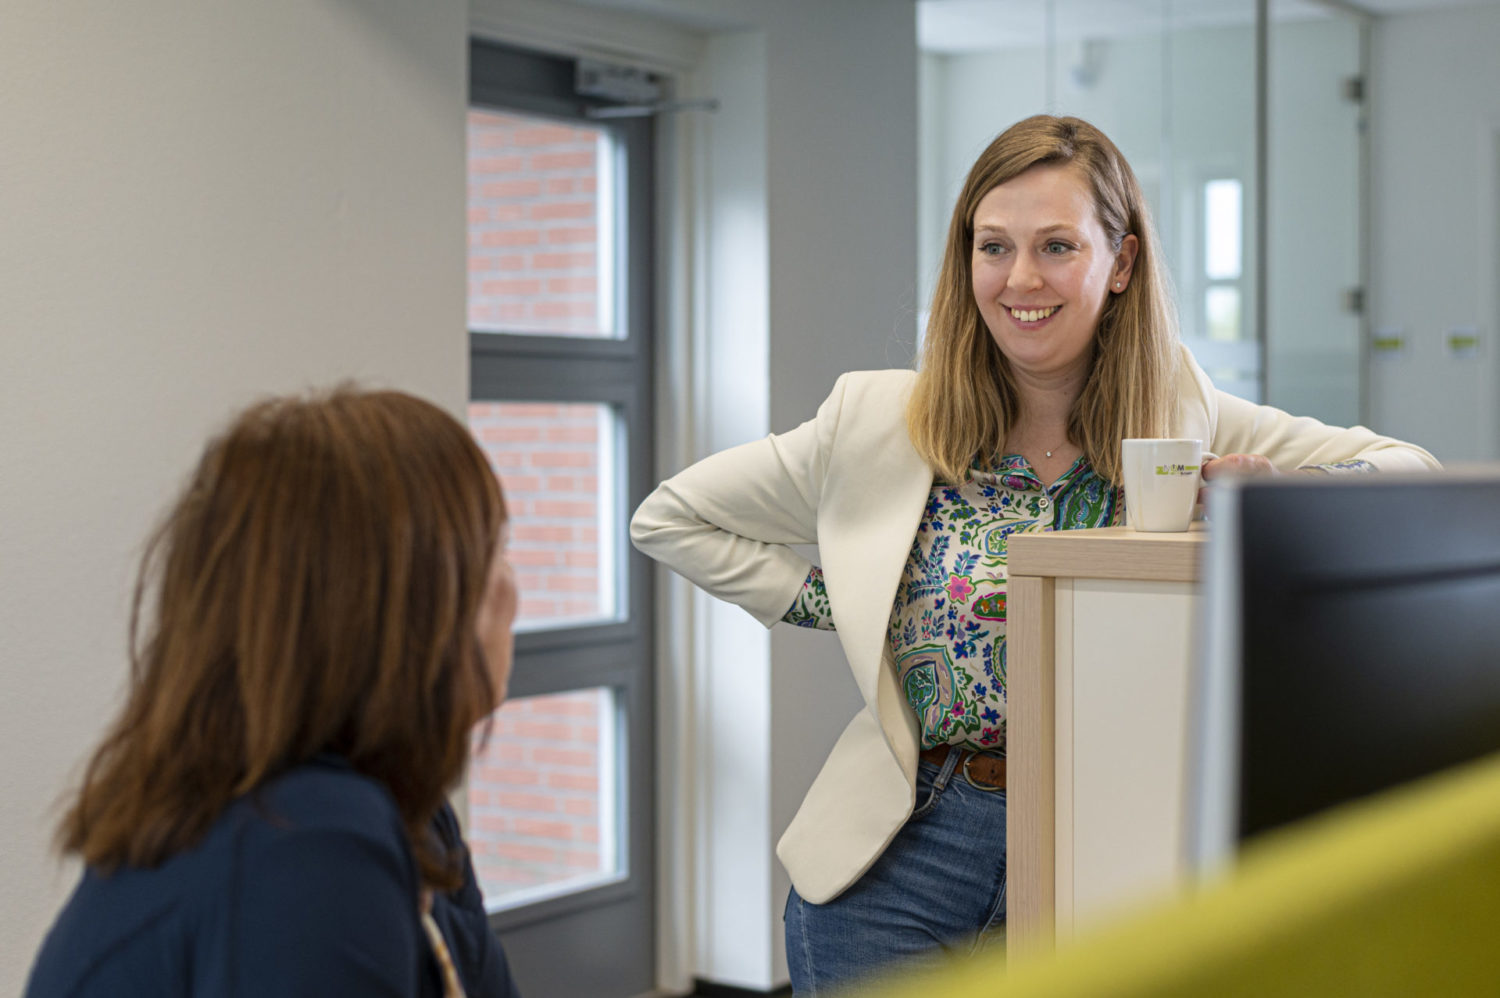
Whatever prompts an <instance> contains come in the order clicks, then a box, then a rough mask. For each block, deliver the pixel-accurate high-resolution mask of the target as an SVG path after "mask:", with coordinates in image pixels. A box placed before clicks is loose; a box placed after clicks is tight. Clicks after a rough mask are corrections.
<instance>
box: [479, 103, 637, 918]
mask: <svg viewBox="0 0 1500 998" xmlns="http://www.w3.org/2000/svg"><path fill="white" fill-rule="evenodd" d="M600 135H601V133H600V132H599V131H598V130H595V129H590V128H586V127H572V126H566V125H559V124H556V123H554V122H551V121H547V120H545V119H536V118H527V117H525V116H523V115H516V114H506V113H499V112H494V111H471V112H470V114H469V323H470V327H469V328H470V329H473V330H475V331H479V332H496V333H504V332H541V333H549V334H554V335H565V336H601V335H603V336H608V335H611V333H612V331H611V328H610V327H611V325H612V318H611V317H610V316H608V315H606V316H603V317H602V319H603V321H601V315H600V301H601V297H602V296H605V295H606V294H607V291H608V288H607V286H604V285H602V284H601V281H600V272H601V268H607V267H609V266H611V265H612V262H611V261H610V260H608V259H607V258H601V255H600V249H599V247H600V246H601V245H607V240H608V238H609V233H608V232H605V233H604V234H603V235H604V237H605V238H604V240H603V241H601V238H600V236H601V233H600V215H601V206H600V203H599V200H598V189H599V186H600V183H601V180H603V182H607V181H608V178H607V177H604V178H601V176H600V166H599V164H600V148H601V143H600ZM608 416H609V410H608V409H607V408H606V407H604V406H600V405H561V404H554V403H543V402H536V401H534V400H528V399H507V400H499V401H480V402H475V403H473V404H471V405H470V407H469V423H470V427H471V429H472V430H473V433H474V436H475V438H476V439H477V440H478V441H479V443H480V446H481V447H482V448H483V449H484V451H485V453H486V455H488V457H489V459H490V464H491V466H492V467H493V468H494V469H495V472H496V474H497V475H499V477H500V483H501V487H502V488H503V489H504V490H505V498H506V504H507V506H508V507H509V513H510V548H509V556H510V560H511V562H512V563H513V564H514V565H515V567H516V575H517V584H518V586H519V588H520V592H521V601H520V610H519V614H518V618H517V624H518V627H520V628H522V629H524V628H528V627H541V626H566V625H568V624H569V623H572V622H577V621H582V620H597V619H600V618H604V617H609V616H613V614H614V612H615V606H614V597H613V593H612V592H611V588H612V587H610V586H609V585H606V584H605V582H604V581H603V580H602V579H601V557H600V544H601V538H600V529H599V523H600V521H599V516H600V488H601V484H602V486H603V488H604V489H605V494H606V495H609V494H610V492H611V483H610V482H608V481H601V479H603V478H606V477H607V476H608V475H609V468H610V460H609V458H610V456H611V455H610V454H609V453H608V452H607V451H601V447H607V446H608V444H609V441H608V439H605V440H602V441H601V439H600V437H601V425H602V426H604V427H605V429H604V431H603V435H604V436H606V438H607V437H608V435H609V430H608V426H609V425H610V423H609V422H608V421H607V417H608ZM613 711H614V706H613V699H612V697H611V696H610V694H609V693H608V691H604V690H583V691H576V692H571V693H567V694H562V695H554V696H544V697H529V698H525V699H521V700H513V701H511V702H509V703H507V704H506V705H505V706H504V707H502V708H501V709H500V710H499V711H498V712H497V713H496V715H495V718H494V725H493V729H492V735H491V739H490V742H489V744H488V746H487V747H484V748H483V749H481V748H479V747H478V745H477V743H476V754H475V756H474V759H473V764H472V766H471V768H470V772H469V821H470V823H469V843H470V846H471V847H472V849H473V852H474V864H475V869H476V872H477V874H478V876H479V880H480V884H481V886H482V887H483V888H484V891H485V894H486V895H487V896H488V897H489V898H490V899H491V900H492V901H494V900H501V899H503V896H504V894H505V893H507V892H509V891H514V890H518V889H522V888H526V887H532V886H536V885H541V884H549V883H555V882H559V881H570V880H575V879H577V878H578V877H580V876H582V875H587V874H590V873H594V874H598V873H609V872H613V871H612V868H611V869H609V870H604V869H601V866H604V865H610V866H611V867H612V863H613V859H612V853H611V852H610V849H609V841H608V840H609V836H608V835H607V834H604V831H605V830H608V829H610V828H613V827H614V820H615V819H614V816H613V815H601V814H600V809H601V799H602V800H604V801H606V802H607V801H608V800H609V799H611V798H610V795H608V794H606V795H604V796H603V798H601V794H600V779H601V774H603V773H606V772H611V773H612V772H613V770H614V763H613V760H611V759H609V758H607V754H608V745H609V743H608V741H607V739H604V738H602V731H607V729H608V727H609V722H610V718H612V717H613ZM601 840H603V841H602V842H601ZM601 846H602V850H601Z"/></svg>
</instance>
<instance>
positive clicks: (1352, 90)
mask: <svg viewBox="0 0 1500 998" xmlns="http://www.w3.org/2000/svg"><path fill="white" fill-rule="evenodd" d="M1343 91H1344V100H1347V101H1353V102H1354V103H1356V104H1363V103H1364V102H1365V78H1364V77H1363V76H1346V77H1344V87H1343Z"/></svg>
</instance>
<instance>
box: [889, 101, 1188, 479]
mask: <svg viewBox="0 0 1500 998" xmlns="http://www.w3.org/2000/svg"><path fill="white" fill-rule="evenodd" d="M1038 166H1067V167H1069V168H1070V169H1073V170H1076V171H1078V175H1079V176H1080V177H1082V178H1083V181H1084V183H1085V184H1087V185H1088V188H1089V190H1090V192H1091V193H1092V194H1093V202H1094V211H1095V213H1096V214H1097V215H1098V218H1099V222H1100V224H1101V225H1102V226H1103V228H1104V232H1105V234H1106V235H1107V236H1108V238H1109V249H1110V252H1111V253H1117V252H1119V249H1120V244H1121V242H1122V241H1123V240H1124V238H1125V237H1126V236H1127V235H1131V234H1133V235H1135V237H1136V239H1137V240H1138V243H1139V249H1138V250H1137V252H1136V257H1135V263H1134V266H1133V268H1132V272H1131V278H1130V283H1129V284H1128V285H1126V287H1125V290H1124V291H1123V292H1122V293H1120V294H1110V295H1108V296H1107V297H1106V302H1105V305H1104V312H1103V313H1102V314H1101V315H1100V317H1099V325H1098V328H1097V330H1096V331H1095V335H1094V358H1093V365H1092V367H1091V368H1090V371H1089V377H1088V380H1087V381H1086V382H1085V384H1084V388H1083V392H1082V394H1080V395H1079V397H1078V400H1077V401H1076V402H1075V403H1074V404H1073V411H1072V413H1071V414H1070V415H1069V417H1068V439H1069V440H1071V441H1073V442H1074V443H1075V444H1077V445H1078V446H1079V447H1080V448H1081V449H1082V450H1083V452H1084V454H1085V455H1086V456H1087V457H1088V459H1089V463H1090V464H1092V465H1093V467H1094V470H1095V472H1097V473H1098V474H1099V475H1100V476H1101V477H1103V478H1104V479H1106V480H1107V481H1110V482H1114V483H1116V484H1118V483H1119V482H1120V480H1121V476H1120V441H1121V440H1123V439H1125V438H1126V437H1158V436H1162V435H1164V434H1165V433H1166V432H1167V426H1168V420H1169V419H1170V418H1171V415H1172V413H1171V407H1172V402H1171V391H1172V387H1173V385H1174V383H1175V382H1174V379H1175V377H1176V373H1177V364H1178V357H1179V348H1178V342H1179V340H1178V332H1177V316H1176V313H1175V311H1174V310H1173V308H1172V296H1171V289H1170V286H1169V280H1168V275H1167V270H1166V266H1165V263H1164V261H1163V260H1162V257H1161V250H1160V246H1159V244H1158V243H1157V239H1156V233H1155V231H1154V229H1153V228H1152V225H1151V216H1150V211H1149V209H1148V208H1147V205H1146V198H1145V196H1144V195H1143V194H1142V193H1141V188H1140V184H1138V183H1137V182H1136V179H1135V174H1134V173H1133V172H1131V169H1130V164H1129V163H1127V162H1126V161H1125V157H1124V156H1123V155H1121V153H1120V150H1119V149H1117V148H1116V147H1115V144H1114V143H1113V142H1111V141H1110V140H1109V138H1108V136H1106V135H1105V134H1104V133H1103V132H1101V131H1099V129H1097V128H1095V127H1094V126H1093V125H1091V124H1089V123H1088V122H1086V121H1083V120H1082V119H1079V118H1064V117H1054V116H1052V115H1045V114H1039V115H1036V116H1034V117H1031V118H1027V119H1025V120H1023V121H1019V122H1017V123H1016V124H1014V125H1012V126H1011V127H1009V128H1007V129H1006V130H1005V131H1004V132H1002V133H1000V135H999V136H998V137H996V138H995V140H994V141H993V142H991V143H990V144H989V147H988V148H986V149H985V150H984V152H982V153H980V155H979V159H978V160H976V161H975V163H974V166H973V167H972V168H971V169H970V170H969V176H968V179H966V180H965V181H964V186H963V190H962V192H961V193H960V194H959V196H958V201H957V203H956V204H954V206H953V218H952V221H951V222H950V223H949V226H948V242H947V246H946V248H945V250H944V253H943V265H942V270H941V272H940V273H939V275H938V281H937V289H936V291H935V292H934V293H933V299H932V313H931V318H930V319H929V321H928V324H927V335H926V340H925V341H924V344H923V348H922V366H921V370H920V371H919V372H918V375H917V383H916V386H915V387H914V389H913V390H912V396H911V399H910V401H909V402H908V405H907V410H906V422H907V430H908V432H909V433H910V435H911V440H912V444H913V445H914V446H915V447H916V448H917V451H918V453H920V454H921V455H922V456H923V457H924V458H925V459H926V460H927V462H928V463H929V464H931V465H932V467H933V469H934V470H935V471H936V472H937V473H938V475H939V477H941V478H943V479H944V480H946V481H949V482H953V483H955V484H957V483H959V482H962V481H963V480H964V479H965V478H967V477H968V468H969V462H970V461H972V460H973V459H974V458H975V457H977V456H988V455H990V454H991V453H992V452H994V451H995V450H997V449H998V448H1000V447H1001V446H1003V445H1004V443H1005V435H1006V432H1007V430H1008V429H1009V427H1010V426H1012V425H1013V424H1014V423H1015V422H1016V419H1017V418H1018V416H1019V415H1020V412H1019V406H1020V397H1019V395H1018V394H1017V391H1016V385H1015V381H1014V378H1013V377H1012V375H1011V371H1010V363H1009V361H1007V360H1006V359H1005V356H1004V355H1003V354H1002V353H1001V352H1000V348H999V347H998V346H997V345H996V344H995V340H994V337H992V336H991V335H990V332H989V329H988V328H987V327H986V326H985V323H984V318H983V317H982V316H981V315H980V314H979V306H978V304H977V303H976V302H975V300H974V275H973V260H974V212H975V211H976V210H977V209H978V207H979V202H980V201H981V200H983V198H984V196H985V195H986V194H988V193H989V192H990V191H992V190H994V189H995V188H996V187H998V186H1000V185H1001V184H1003V183H1005V182H1006V181H1009V180H1014V179H1015V178H1016V177H1019V176H1020V175H1021V174H1023V173H1025V172H1026V171H1027V170H1030V169H1033V168H1034V167H1038Z"/></svg>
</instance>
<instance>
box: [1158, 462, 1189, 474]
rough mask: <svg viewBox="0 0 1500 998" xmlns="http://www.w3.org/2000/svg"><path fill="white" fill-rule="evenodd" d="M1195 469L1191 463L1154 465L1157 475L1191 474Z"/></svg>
mask: <svg viewBox="0 0 1500 998" xmlns="http://www.w3.org/2000/svg"><path fill="white" fill-rule="evenodd" d="M1197 470H1198V469H1197V468H1195V467H1193V466H1192V465H1191V464H1158V465H1157V466H1156V473H1157V474H1158V475H1179V476H1181V475H1191V474H1194V473H1195V472H1196V471H1197Z"/></svg>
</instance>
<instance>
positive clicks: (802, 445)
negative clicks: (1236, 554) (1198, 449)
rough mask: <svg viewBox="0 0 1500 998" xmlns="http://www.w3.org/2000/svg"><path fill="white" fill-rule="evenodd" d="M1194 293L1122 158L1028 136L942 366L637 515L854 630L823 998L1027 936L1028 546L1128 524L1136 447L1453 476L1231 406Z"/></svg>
mask: <svg viewBox="0 0 1500 998" xmlns="http://www.w3.org/2000/svg"><path fill="white" fill-rule="evenodd" d="M1166 284H1167V281H1166V276H1165V271H1164V269H1163V262H1162V260H1161V254H1160V249H1159V246H1158V244H1157V241H1156V237H1155V235H1154V233H1153V231H1152V227H1151V222H1150V218H1149V215H1148V212H1147V207H1146V202H1145V199H1144V198H1143V197H1142V195H1141V190H1140V187H1139V185H1138V184H1137V182H1136V179H1135V176H1134V175H1133V173H1132V172H1131V169H1130V166H1129V165H1128V164H1127V163H1126V162H1125V159H1124V157H1123V156H1121V155H1120V152H1119V150H1118V149H1116V148H1115V146H1114V144H1113V143H1112V142H1110V140H1109V139H1108V138H1107V137H1105V136H1104V135H1103V134H1102V133H1101V132H1100V131H1099V130H1098V129H1096V128H1094V127H1093V126H1091V125H1089V124H1088V123H1087V122H1084V121H1081V120H1079V119H1077V118H1061V117H1052V116H1047V115H1040V116H1037V117H1033V118H1028V119H1026V120H1024V121H1021V122H1019V123H1017V124H1016V125H1014V126H1012V127H1011V128H1009V129H1007V130H1006V131H1005V132H1004V133H1002V134H1001V135H1000V136H999V137H998V138H996V139H995V140H994V142H992V143H991V144H990V146H989V147H988V148H987V149H985V151H984V152H983V153H982V154H981V155H980V157H979V159H978V161H977V162H976V163H975V164H974V166H973V168H972V169H971V170H970V171H969V175H968V178H967V180H966V181H965V183H964V186H963V190H962V192H961V193H960V195H959V198H958V202H957V204H956V205H955V207H954V211H953V218H952V222H951V225H950V227H949V230H948V240H947V245H946V249H945V253H944V259H943V265H942V272H941V274H940V276H939V278H938V286H937V291H936V293H935V295H934V300H933V306H932V312H931V321H930V323H929V325H928V329H927V335H926V341H925V345H924V348H923V356H922V364H921V367H920V370H918V371H916V372H913V371H873V372H856V373H851V374H846V375H844V376H843V377H841V378H840V379H839V380H838V382H837V383H836V384H835V385H834V388H833V392H832V394H831V395H830V396H829V397H828V399H827V400H826V401H825V402H824V403H823V404H822V406H821V407H819V409H818V413H817V415H816V416H815V417H814V418H813V419H812V420H810V421H808V422H806V423H804V424H803V425H801V426H799V427H797V428H796V429H793V430H791V431H789V432H787V433H783V434H776V435H772V436H770V437H768V438H767V439H765V440H760V441H755V442H753V443H748V444H744V445H742V446H740V447H736V448H732V449H730V450H727V451H724V452H721V453H719V454H715V455H712V456H710V457H708V458H706V459H704V460H703V461H700V462H699V463H697V464H695V465H693V466H692V467H690V468H688V469H686V470H684V471H682V472H681V473H679V474H677V475H675V476H674V477H672V478H670V479H668V480H667V481H665V482H663V483H662V484H661V486H660V487H659V488H657V490H656V491H655V492H654V493H652V495H650V496H649V497H647V499H646V501H645V502H644V503H642V504H641V507H640V509H639V510H638V511H637V512H636V515H635V518H634V520H633V522H632V524H631V536H632V538H633V540H634V541H635V544H636V546H637V547H639V548H640V549H641V550H642V551H644V552H645V553H647V554H648V555H650V556H652V557H653V558H656V559H658V560H660V561H661V562H663V563H664V564H666V565H668V566H669V567H671V568H672V569H674V570H676V571H678V572H680V573H681V574H682V575H684V576H686V577H687V578H688V579H690V580H692V581H693V582H695V583H697V584H698V585H699V586H701V587H703V588H704V589H705V590H707V591H708V592H709V593H712V594H713V595H715V596H718V597H720V598H722V599H726V600H729V601H731V602H733V603H736V604H738V605H740V606H742V607H744V608H745V609H746V610H748V611H749V612H750V613H751V614H752V615H754V616H755V617H756V618H757V619H758V620H760V621H761V623H763V624H765V625H766V626H768V627H769V626H770V625H772V624H774V623H776V622H777V621H783V620H784V621H788V622H791V623H795V624H799V625H802V626H810V627H819V628H825V629H832V630H836V631H837V632H838V635H839V638H840V641H841V643H842V646H843V650H844V653H845V656H846V657H847V659H848V665H849V668H850V670H851V671H852V672H853V675H854V679H855V681H856V683H857V685H858V687H859V689H860V692H861V694H862V695H863V698H864V701H865V708H864V709H863V710H862V711H861V712H860V713H859V714H857V715H856V716H855V718H854V719H853V720H852V721H851V722H850V723H849V726H848V727H847V729H846V730H845V732H844V734H843V736H842V737H841V738H840V739H839V741H838V743H837V744H836V745H835V746H834V749H833V751H832V753H831V754H830V756H829V758H828V761H827V762H826V763H825V765H824V767H823V770H822V772H821V773H819V775H818V777H817V779H816V780H815V781H814V783H813V785H812V788H811V789H810V790H809V791H808V793H807V796H806V798H805V799H804V800H803V803H802V806H801V808H800V810H799V811H798V813H797V815H796V817H795V818H793V820H792V822H791V824H790V826H789V827H788V828H787V830H786V832H785V834H784V835H783V837H782V839H781V841H780V843H779V845H778V848H777V852H778V855H779V856H780V858H781V860H782V862H783V863H784V864H785V865H786V867H787V871H788V872H789V873H790V875H791V880H792V885H793V889H792V891H791V893H790V896H789V898H788V900H787V907H786V935H787V940H786V951H787V960H788V963H789V965H790V968H791V976H792V985H793V989H794V991H795V993H796V994H797V995H799V996H810V995H821V994H826V993H827V992H828V991H829V989H830V988H838V987H841V986H842V985H844V984H846V983H847V982H849V981H850V980H852V979H854V978H856V977H858V976H861V975H864V974H868V973H870V972H872V971H874V970H877V969H879V968H880V967H881V966H882V965H883V964H886V963H888V962H891V961H896V960H903V959H909V958H917V957H924V956H929V955H932V954H936V953H948V954H967V953H970V952H973V951H974V950H976V949H977V948H979V947H981V946H983V945H985V944H986V943H987V942H990V941H992V940H994V939H996V938H1003V934H1002V933H1000V932H998V931H997V930H999V929H1000V928H1001V927H1002V926H1003V924H1004V921H1005V880H1006V856H1005V819H1006V796H1005V722H1006V670H1005V657H1006V656H1005V620H1006V613H1005V596H1006V549H1007V538H1008V537H1009V536H1010V535H1011V534H1014V533H1017V532H1036V531H1049V530H1067V529H1074V528H1079V527H1096V526H1105V525H1109V524H1115V523H1120V522H1122V515H1123V513H1124V499H1123V495H1122V492H1121V489H1120V485H1121V471H1120V443H1121V441H1122V440H1123V439H1125V438H1127V437H1151V436H1174V437H1194V438H1198V439H1201V440H1202V441H1203V444H1204V447H1205V449H1206V450H1209V451H1212V452H1214V453H1216V454H1222V455H1225V456H1223V457H1219V458H1215V459H1212V460H1210V461H1208V462H1207V463H1206V464H1205V466H1204V469H1203V471H1204V475H1205V477H1207V478H1214V477H1217V476H1219V475H1224V474H1260V473H1270V472H1273V471H1278V470H1279V471H1291V470H1295V469H1315V470H1318V471H1326V472H1346V471H1370V470H1377V469H1382V470H1383V469H1415V468H1428V467H1434V466H1435V465H1436V462H1435V461H1434V460H1433V458H1432V457H1431V455H1429V454H1428V453H1427V452H1426V451H1424V450H1422V449H1421V448H1418V447H1412V446H1410V445H1407V444H1402V443H1400V442H1398V441H1395V440H1390V439H1388V438H1384V437H1380V436H1377V435H1376V434H1374V433H1372V432H1370V431H1369V430H1366V429H1363V428H1361V427H1355V428H1353V429H1347V430H1346V429H1339V428H1335V427H1329V426H1325V425H1323V424H1321V423H1319V422H1317V421H1316V420H1312V419H1307V418H1295V417H1292V416H1289V415H1287V414H1286V413H1284V412H1281V411H1279V410H1276V409H1272V408H1270V407H1267V406H1257V405H1253V404H1251V403H1249V402H1245V401H1243V400H1241V399H1237V398H1234V397H1232V396H1230V395H1226V394H1224V393H1223V392H1220V391H1217V390H1216V389H1214V388H1213V386H1212V385H1211V384H1210V382H1209V380H1208V378H1207V376H1206V375H1205V374H1204V373H1203V371H1202V370H1200V369H1199V368H1198V366H1197V365H1196V364H1195V363H1194V361H1193V359H1192V357H1191V355H1189V354H1188V352H1187V351H1186V350H1185V349H1184V348H1183V346H1182V345H1181V344H1180V342H1179V340H1178V332H1177V326H1176V323H1175V319H1174V313H1173V310H1172V307H1171V302H1170V299H1169V297H1168V293H1167V288H1166ZM807 543H815V544H817V547H818V557H819V561H820V564H818V565H813V564H811V563H810V562H809V561H808V560H807V559H806V558H804V557H803V556H802V555H801V554H800V553H799V552H798V551H797V550H796V549H795V548H794V547H793V545H796V544H807Z"/></svg>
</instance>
